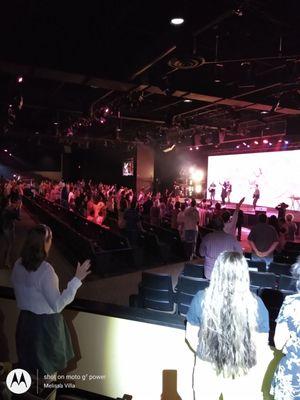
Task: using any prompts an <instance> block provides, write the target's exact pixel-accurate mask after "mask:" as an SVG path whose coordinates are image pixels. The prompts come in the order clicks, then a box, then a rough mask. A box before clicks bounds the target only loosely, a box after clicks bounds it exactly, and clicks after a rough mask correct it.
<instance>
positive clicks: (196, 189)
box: [195, 185, 202, 193]
mask: <svg viewBox="0 0 300 400" xmlns="http://www.w3.org/2000/svg"><path fill="white" fill-rule="evenodd" d="M201 190H202V186H201V185H197V186H196V187H195V192H196V193H201Z"/></svg>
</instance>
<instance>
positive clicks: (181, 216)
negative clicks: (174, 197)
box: [177, 203, 185, 240]
mask: <svg viewBox="0 0 300 400" xmlns="http://www.w3.org/2000/svg"><path fill="white" fill-rule="evenodd" d="M184 211H185V203H182V204H181V206H180V211H179V213H178V215H177V227H178V231H179V235H180V237H181V240H184Z"/></svg>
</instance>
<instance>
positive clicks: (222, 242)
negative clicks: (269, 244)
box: [200, 231, 243, 279]
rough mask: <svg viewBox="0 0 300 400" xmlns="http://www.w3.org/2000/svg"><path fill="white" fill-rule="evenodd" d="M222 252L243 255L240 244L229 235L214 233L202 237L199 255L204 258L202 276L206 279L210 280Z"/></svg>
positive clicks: (219, 232) (221, 232)
mask: <svg viewBox="0 0 300 400" xmlns="http://www.w3.org/2000/svg"><path fill="white" fill-rule="evenodd" d="M223 251H237V252H238V253H241V254H242V253H243V249H242V247H241V245H240V243H239V242H238V241H237V240H236V238H235V237H234V236H232V235H230V234H229V233H225V232H223V231H215V232H212V233H208V234H207V235H206V236H204V238H203V240H202V242H201V246H200V254H201V256H202V257H205V262H204V274H205V277H206V278H207V279H210V276H211V273H212V270H213V267H214V265H215V261H216V259H217V258H218V256H219V254H220V253H222V252H223Z"/></svg>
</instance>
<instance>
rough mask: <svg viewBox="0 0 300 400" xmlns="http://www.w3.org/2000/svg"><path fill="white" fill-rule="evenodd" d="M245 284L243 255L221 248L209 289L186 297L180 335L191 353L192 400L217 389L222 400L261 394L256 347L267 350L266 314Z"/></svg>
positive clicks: (214, 394)
mask: <svg viewBox="0 0 300 400" xmlns="http://www.w3.org/2000/svg"><path fill="white" fill-rule="evenodd" d="M249 284H250V282H249V272H248V265H247V262H246V260H245V258H244V257H243V256H242V255H241V254H240V253H237V252H226V251H225V252H223V253H221V254H220V255H219V257H218V258H217V260H216V262H215V265H214V269H213V271H212V275H211V281H210V285H209V287H208V288H207V289H206V290H204V291H200V292H198V293H197V294H196V296H195V297H194V299H193V301H192V304H191V306H190V309H189V312H188V314H187V327H186V339H187V341H188V343H189V345H190V347H191V348H192V349H193V350H194V351H195V353H196V363H195V368H194V391H195V399H196V400H198V399H199V400H202V399H205V400H218V399H219V396H220V394H221V393H222V394H223V399H224V400H234V399H242V398H243V399H249V400H250V399H251V400H259V399H260V398H262V392H261V384H262V380H263V376H260V377H258V368H257V364H258V359H259V358H261V354H259V353H260V352H259V350H258V349H259V348H260V346H264V347H265V348H266V349H267V348H268V333H269V316H268V311H267V309H266V307H265V306H264V304H263V302H262V300H261V299H260V298H258V297H257V296H255V295H253V294H252V293H251V291H250V286H249ZM268 349H269V348H268ZM269 358H271V357H269ZM268 361H270V360H269V359H268Z"/></svg>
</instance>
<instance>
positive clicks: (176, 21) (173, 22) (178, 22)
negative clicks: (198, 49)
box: [170, 17, 184, 26]
mask: <svg viewBox="0 0 300 400" xmlns="http://www.w3.org/2000/svg"><path fill="white" fill-rule="evenodd" d="M183 23H184V19H183V18H182V17H176V18H172V19H171V21H170V24H171V25H176V26H177V25H182V24H183Z"/></svg>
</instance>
